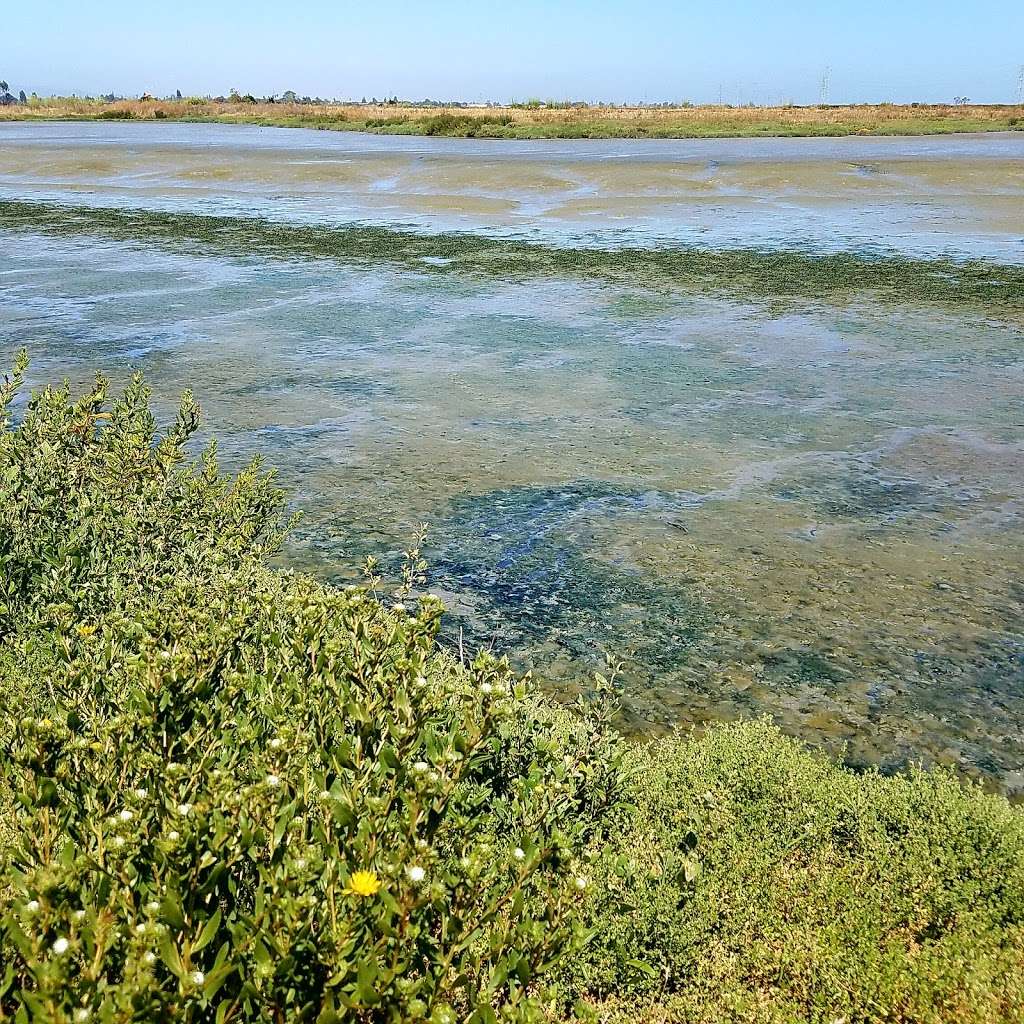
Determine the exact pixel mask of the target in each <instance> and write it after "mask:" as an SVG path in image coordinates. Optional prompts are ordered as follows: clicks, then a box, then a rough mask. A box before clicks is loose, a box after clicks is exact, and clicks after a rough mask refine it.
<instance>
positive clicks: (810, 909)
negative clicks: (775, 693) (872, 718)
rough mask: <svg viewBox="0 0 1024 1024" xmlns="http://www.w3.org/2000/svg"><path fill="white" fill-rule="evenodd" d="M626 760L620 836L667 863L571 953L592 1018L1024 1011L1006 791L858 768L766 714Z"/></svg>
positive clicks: (945, 775) (1021, 917)
mask: <svg viewBox="0 0 1024 1024" xmlns="http://www.w3.org/2000/svg"><path fill="white" fill-rule="evenodd" d="M629 765H630V768H631V771H632V774H631V782H630V785H629V797H630V799H631V801H632V802H633V803H634V804H635V806H636V813H635V815H634V816H632V817H631V818H630V819H629V828H628V830H627V831H626V832H624V833H623V834H622V835H620V836H618V837H616V838H615V839H614V843H615V845H616V846H617V847H618V848H619V849H620V850H621V851H622V855H623V856H626V857H627V858H628V860H629V861H630V862H631V863H632V864H633V865H634V866H642V865H644V864H646V865H648V866H649V867H651V868H656V867H657V866H658V865H659V864H663V865H664V866H665V870H664V871H662V872H658V871H657V870H648V871H646V872H645V874H646V875H647V878H648V879H649V881H648V882H647V884H640V885H635V886H630V887H628V891H627V892H625V893H623V894H622V895H623V897H624V898H623V899H622V900H621V901H620V903H619V904H618V905H616V902H615V900H614V899H604V900H603V901H600V902H598V903H596V904H595V907H594V909H593V911H592V914H593V917H592V924H593V926H594V927H595V928H596V931H597V936H596V938H595V940H594V942H593V943H592V944H591V946H590V947H589V950H588V953H587V956H586V957H583V958H574V959H573V960H572V961H571V962H570V963H569V964H568V965H567V968H568V969H570V970H571V972H572V973H573V975H574V977H575V982H574V984H575V986H576V988H577V990H579V991H581V992H586V991H588V990H589V991H590V992H591V993H593V994H595V995H596V994H601V993H603V994H604V996H605V997H606V1000H607V1001H605V1002H602V1004H601V1009H602V1016H603V1017H606V1018H608V1019H614V1020H625V1019H627V1018H628V1019H629V1020H630V1021H636V1020H637V1019H638V1018H641V1019H649V1020H658V1021H676V1020H687V1021H689V1020H693V1021H702V1022H711V1021H723V1022H724V1021H730V1022H733V1021H750V1022H752V1024H754V1022H756V1024H761V1022H763V1021H779V1022H792V1021H822V1022H832V1021H836V1020H842V1019H845V1020H848V1021H851V1022H852V1021H872V1022H883V1021H885V1022H888V1021H900V1022H911V1021H913V1022H921V1024H924V1022H930V1024H937V1022H941V1021H957V1022H966V1021H975V1022H986V1024H988V1022H991V1024H998V1022H1003V1021H1016V1020H1024V818H1022V816H1021V814H1020V812H1019V810H1017V809H1016V808H1013V807H1011V806H1010V805H1009V804H1008V803H1007V802H1006V800H1004V799H1002V798H1000V797H994V796H987V795H985V794H984V793H982V792H981V791H980V790H978V789H976V788H973V787H970V788H964V787H963V785H962V784H961V783H960V782H959V781H958V780H957V779H956V777H955V776H954V775H953V774H952V773H950V772H946V771H937V772H924V771H921V770H919V769H916V770H913V771H911V772H909V773H907V774H906V775H902V776H897V777H895V778H885V777H883V776H881V775H879V774H878V773H876V772H867V773H855V772H852V771H850V770H847V769H844V768H842V767H841V766H838V765H836V764H834V763H832V762H830V761H828V760H826V759H824V758H822V757H819V756H816V755H814V754H813V753H811V752H810V751H809V750H807V749H806V748H804V747H803V746H802V745H801V744H799V743H796V742H794V741H793V740H791V739H789V738H787V737H785V736H783V735H782V734H781V733H780V732H779V731H778V730H777V729H776V728H774V727H773V726H771V725H770V724H768V723H766V722H748V723H742V724H736V725H731V726H722V727H719V728H716V729H713V730H711V731H710V732H709V733H707V734H706V735H704V736H702V737H701V738H699V739H689V740H681V739H679V738H675V737H669V738H666V739H663V740H658V741H655V742H653V743H651V744H648V745H645V746H642V747H636V748H634V749H633V750H632V751H631V752H630V757H629ZM691 832H692V833H695V834H696V835H697V836H699V846H698V848H697V852H698V853H699V863H697V862H694V863H693V867H692V868H690V871H691V872H692V871H694V870H696V871H697V872H698V873H697V874H696V877H695V883H694V885H693V886H692V887H690V888H687V889H686V890H684V891H683V892H680V889H679V874H678V872H679V870H680V868H681V869H682V870H683V871H685V870H686V869H687V868H686V865H687V863H688V862H689V861H693V856H694V855H693V854H691V853H686V852H685V845H686V842H687V837H688V836H689V835H690V833H691ZM690 841H692V837H691V839H690ZM681 858H682V859H681ZM605 889H607V891H608V893H609V895H610V896H612V897H614V896H615V894H616V889H615V879H614V876H613V877H612V878H611V880H610V882H609V883H608V884H607V886H606V885H603V884H600V883H599V884H597V885H595V886H594V887H593V889H592V893H593V894H597V893H600V892H602V891H603V890H605ZM677 895H680V896H684V897H685V898H683V899H680V900H679V902H678V905H676V904H675V901H676V898H677ZM631 961H632V962H631ZM638 964H639V965H646V967H642V966H638ZM640 1007H645V1009H644V1010H643V1012H640V1009H639V1008H640Z"/></svg>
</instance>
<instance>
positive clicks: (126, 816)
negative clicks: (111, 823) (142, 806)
mask: <svg viewBox="0 0 1024 1024" xmlns="http://www.w3.org/2000/svg"><path fill="white" fill-rule="evenodd" d="M118 817H119V818H120V819H121V820H122V821H131V820H132V818H133V817H135V815H133V814H132V812H131V811H129V810H128V808H127V807H126V808H125V809H124V810H123V811H122V812H121V813H120V814H119V815H118Z"/></svg>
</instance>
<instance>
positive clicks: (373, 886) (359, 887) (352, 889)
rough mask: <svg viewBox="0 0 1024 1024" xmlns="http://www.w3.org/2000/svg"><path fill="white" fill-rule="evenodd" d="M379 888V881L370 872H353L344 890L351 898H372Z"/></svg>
mask: <svg viewBox="0 0 1024 1024" xmlns="http://www.w3.org/2000/svg"><path fill="white" fill-rule="evenodd" d="M379 888H380V879H379V878H378V877H377V876H376V875H375V874H374V873H373V872H372V871H355V872H353V874H352V877H351V878H350V879H349V880H348V888H347V889H346V890H345V892H347V893H351V894H352V895H353V896H372V895H373V894H374V893H376V892H377V890H378V889H379Z"/></svg>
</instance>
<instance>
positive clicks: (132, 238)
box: [0, 202, 1024, 315]
mask: <svg viewBox="0 0 1024 1024" xmlns="http://www.w3.org/2000/svg"><path fill="white" fill-rule="evenodd" d="M0 230H8V231H31V232H43V233H46V234H53V235H65V236H66V235H92V236H99V237H103V238H108V239H113V240H117V241H125V242H137V243H138V242H141V243H145V244H155V245H160V246H161V247H164V248H169V249H174V250H178V251H187V252H190V253H195V254H199V255H203V254H215V255H222V256H232V257H252V256H255V255H262V256H266V257H267V258H278V259H332V260H335V261H338V262H340V263H344V264H347V265H353V266H361V265H366V264H383V265H389V266H397V267H402V268H404V269H409V270H415V271H417V272H418V273H429V274H442V275H445V274H452V273H456V274H459V275H463V276H464V275H467V274H468V275H474V276H479V277H485V278H493V279H502V280H529V279H531V278H537V277H562V278H575V279H580V280H590V281H595V282H601V281H604V282H607V283H613V284H617V285H622V286H633V287H638V286H639V287H645V288H656V289H657V288H679V287H681V288H686V289H691V290H696V291H714V292H719V293H726V294H733V295H737V296H742V297H746V298H750V297H755V298H757V297H760V298H765V299H772V298H777V299H785V298H790V299H827V300H832V301H835V300H841V299H843V298H847V297H852V296H854V295H857V294H858V293H870V294H871V296H872V297H873V298H876V299H882V300H890V301H898V302H908V301H910V302H927V303H938V304H942V305H949V306H975V307H980V308H981V309H982V310H984V311H985V312H988V313H990V314H993V315H1006V314H1010V313H1016V314H1021V315H1024V266H1013V265H1007V264H1000V263H995V262H989V261H986V260H960V259H952V258H949V257H938V258H935V259H916V258H911V257H903V256H899V255H885V256H874V255H868V254H863V253H846V252H844V253H831V254H828V253H826V254H812V253H806V252H800V251H796V250H792V249H786V250H774V249H698V248H689V247H652V248H642V247H636V246H634V247H625V248H616V249H598V248H569V247H562V246H558V245H548V244H542V243H537V242H527V241H522V240H518V239H508V238H493V237H487V236H484V235H478V234H472V233H470V232H448V233H443V234H428V233H421V232H416V231H409V230H400V229H395V228H389V227H377V226H373V225H358V224H357V225H347V226H340V227H339V226H327V225H295V224H280V223H275V222H274V221H270V220H266V219H263V218H259V217H221V216H208V215H204V214H196V213H168V212H162V211H155V210H141V209H118V208H113V209H111V208H95V207H82V206H64V205H61V204H54V203H41V202H0ZM425 261H426V262H425ZM435 261H436V262H435Z"/></svg>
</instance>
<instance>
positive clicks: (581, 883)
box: [576, 875, 587, 892]
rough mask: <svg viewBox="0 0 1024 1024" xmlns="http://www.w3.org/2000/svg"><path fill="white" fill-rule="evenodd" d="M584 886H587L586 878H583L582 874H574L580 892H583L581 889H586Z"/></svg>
mask: <svg viewBox="0 0 1024 1024" xmlns="http://www.w3.org/2000/svg"><path fill="white" fill-rule="evenodd" d="M586 887H587V880H586V878H584V876H583V875H577V876H576V888H577V889H579V891H580V892H583V890H584V889H586Z"/></svg>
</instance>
